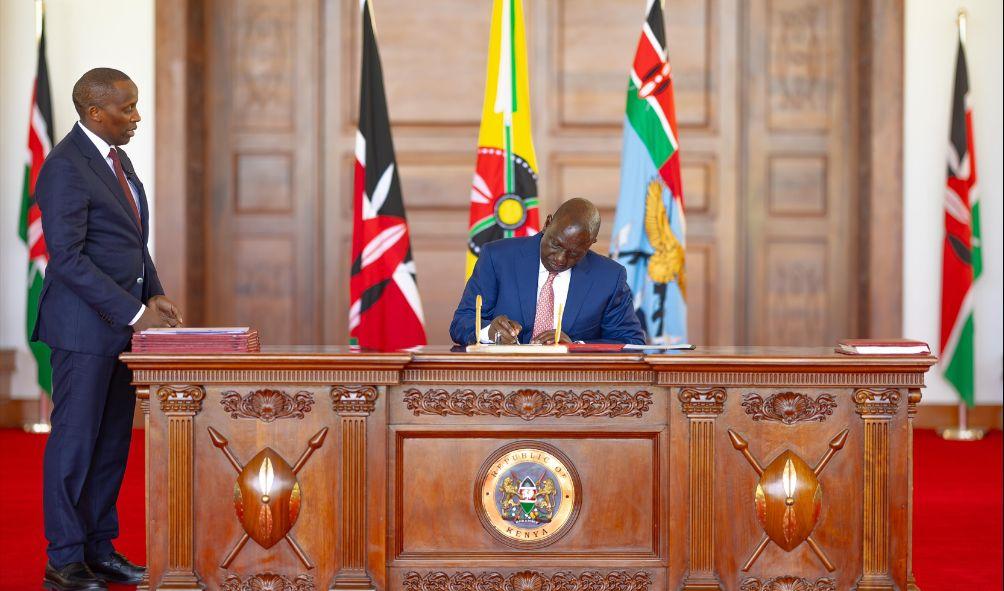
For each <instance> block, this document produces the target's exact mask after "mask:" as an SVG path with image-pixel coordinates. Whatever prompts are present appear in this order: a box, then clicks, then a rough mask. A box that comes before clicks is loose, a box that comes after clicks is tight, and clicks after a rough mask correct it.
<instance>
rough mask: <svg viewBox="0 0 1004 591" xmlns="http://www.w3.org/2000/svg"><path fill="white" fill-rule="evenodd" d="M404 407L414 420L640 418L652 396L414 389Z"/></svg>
mask: <svg viewBox="0 0 1004 591" xmlns="http://www.w3.org/2000/svg"><path fill="white" fill-rule="evenodd" d="M404 403H405V406H406V407H407V409H408V410H410V411H412V413H414V414H415V416H419V415H423V414H426V415H437V416H441V417H444V416H466V417H473V416H492V417H519V418H521V419H523V420H524V421H531V420H533V419H536V418H540V417H555V418H560V417H572V416H577V417H641V416H642V415H644V414H645V413H646V412H647V411H648V410H649V409H650V408H651V407H652V394H651V392H648V391H645V390H640V391H638V392H635V393H633V394H632V393H630V392H627V391H624V390H611V391H609V392H601V391H599V390H584V391H582V392H581V393H579V392H575V391H573V390H558V391H556V392H554V393H548V392H544V391H542V390H536V389H530V388H525V389H520V390H513V391H511V392H509V393H508V394H505V393H503V392H502V391H501V390H482V391H481V392H475V391H474V390H471V389H463V390H454V391H452V392H450V391H447V390H444V389H441V388H433V389H430V390H426V391H425V392H422V391H421V390H418V389H416V388H409V389H408V390H405V391H404Z"/></svg>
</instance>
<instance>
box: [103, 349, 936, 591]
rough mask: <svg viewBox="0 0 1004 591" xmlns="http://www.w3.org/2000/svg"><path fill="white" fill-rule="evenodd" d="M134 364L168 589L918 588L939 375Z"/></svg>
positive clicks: (692, 356)
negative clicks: (921, 449) (916, 494)
mask: <svg viewBox="0 0 1004 591" xmlns="http://www.w3.org/2000/svg"><path fill="white" fill-rule="evenodd" d="M123 359H124V360H125V362H126V363H127V364H128V365H129V366H130V367H131V368H132V369H133V371H134V382H135V383H136V385H137V387H138V391H139V395H140V398H141V404H142V406H143V410H144V411H145V413H146V416H147V431H146V437H147V447H146V449H147V462H146V466H147V519H148V529H147V544H148V555H149V563H150V564H149V567H150V572H149V583H148V585H147V586H146V587H145V588H149V589H201V588H208V589H223V590H225V591H238V590H244V589H281V590H283V591H286V590H294V591H306V590H308V589H366V588H370V589H383V590H387V589H393V590H399V589H404V590H408V591H503V590H507V591H508V590H520V591H532V590H539V591H559V590H561V591H567V590H584V589H589V590H591V591H592V590H604V591H615V590H616V591H627V590H630V591H640V590H656V589H658V590H662V589H674V590H675V589H694V590H697V589H729V590H741V591H780V590H808V591H826V590H831V589H833V590H835V589H862V590H865V589H907V588H914V587H915V586H914V585H913V584H912V577H911V575H910V573H911V563H910V553H911V548H910V546H911V515H912V485H913V477H912V443H911V442H912V437H911V423H912V417H913V415H914V413H915V411H916V407H917V403H918V402H919V401H920V396H921V395H920V390H921V388H922V387H923V385H924V373H925V372H926V371H927V369H928V367H929V366H930V365H931V364H932V363H933V362H934V358H932V357H929V356H920V357H917V356H911V357H886V358H874V357H872V358H868V357H850V356H843V355H838V354H835V353H832V352H831V351H829V350H824V349H752V348H729V349H723V348H715V349H699V350H697V351H694V352H688V353H683V354H669V355H630V354H626V355H609V354H580V355H565V356H560V357H554V356H537V357H512V356H506V357H493V356H489V355H473V354H465V353H451V352H449V351H447V350H445V349H434V348H431V349H428V350H425V351H423V352H419V353H390V354H380V353H352V352H350V351H348V350H347V349H312V350H294V349H291V350H287V351H284V352H269V353H262V354H253V355H191V356H175V355H172V356H168V355H164V356H161V355H147V354H143V355H140V354H126V355H124V356H123ZM266 494H267V496H265V497H264V500H263V495H266ZM248 534H251V535H248ZM245 537H247V538H249V539H247V540H245ZM242 540H244V542H243V543H242ZM224 563H226V564H227V566H226V568H223V567H222V566H221V565H222V564H224ZM255 585H257V586H255Z"/></svg>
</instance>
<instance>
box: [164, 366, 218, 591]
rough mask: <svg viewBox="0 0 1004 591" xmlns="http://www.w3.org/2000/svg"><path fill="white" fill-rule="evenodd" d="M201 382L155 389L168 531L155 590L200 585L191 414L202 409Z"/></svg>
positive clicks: (192, 415)
mask: <svg viewBox="0 0 1004 591" xmlns="http://www.w3.org/2000/svg"><path fill="white" fill-rule="evenodd" d="M205 397H206V390H205V389H204V388H202V387H201V386H177V387H169V386H163V387H161V388H160V389H158V390H157V398H158V399H159V400H160V410H161V412H163V413H164V414H165V415H167V436H168V441H167V447H168V482H167V488H168V498H169V499H170V504H169V506H168V512H167V527H168V529H169V531H170V532H171V534H170V537H169V539H170V540H171V544H170V545H169V546H168V558H167V572H166V573H165V574H164V577H163V578H162V579H161V581H160V584H159V585H158V586H157V589H158V590H167V589H186V590H187V589H201V588H204V587H202V582H201V580H200V577H199V575H198V574H197V573H196V572H195V539H194V533H195V525H194V520H195V441H194V439H195V415H196V414H198V413H199V412H200V411H201V410H202V401H203V399H205Z"/></svg>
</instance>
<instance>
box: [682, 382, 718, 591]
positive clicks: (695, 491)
mask: <svg viewBox="0 0 1004 591" xmlns="http://www.w3.org/2000/svg"><path fill="white" fill-rule="evenodd" d="M725 398H726V393H725V389H724V388H700V389H698V388H681V389H680V393H679V399H680V403H681V404H682V407H683V413H684V414H685V415H687V419H688V422H689V426H690V427H689V428H690V511H689V513H690V561H689V565H690V570H688V571H687V575H686V577H684V582H683V589H684V590H685V591H699V590H705V589H716V590H718V589H721V588H722V586H721V582H720V581H719V579H718V575H717V573H716V572H715V530H714V523H715V496H714V495H715V420H716V419H717V418H718V415H720V414H722V410H724V408H725Z"/></svg>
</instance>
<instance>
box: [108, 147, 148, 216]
mask: <svg viewBox="0 0 1004 591" xmlns="http://www.w3.org/2000/svg"><path fill="white" fill-rule="evenodd" d="M108 157H109V158H111V159H112V167H113V168H115V176H117V177H118V179H119V184H120V185H122V193H123V194H124V195H125V198H126V201H128V202H129V205H131V206H132V212H133V214H134V215H135V216H136V225H137V226H138V227H139V228H142V227H143V221H142V219H141V218H140V217H139V208H137V207H136V200H135V199H133V196H132V190H131V189H129V183H128V182H126V177H125V171H124V170H122V162H120V161H119V153H118V150H116V149H115V148H112V149H110V150H108Z"/></svg>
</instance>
